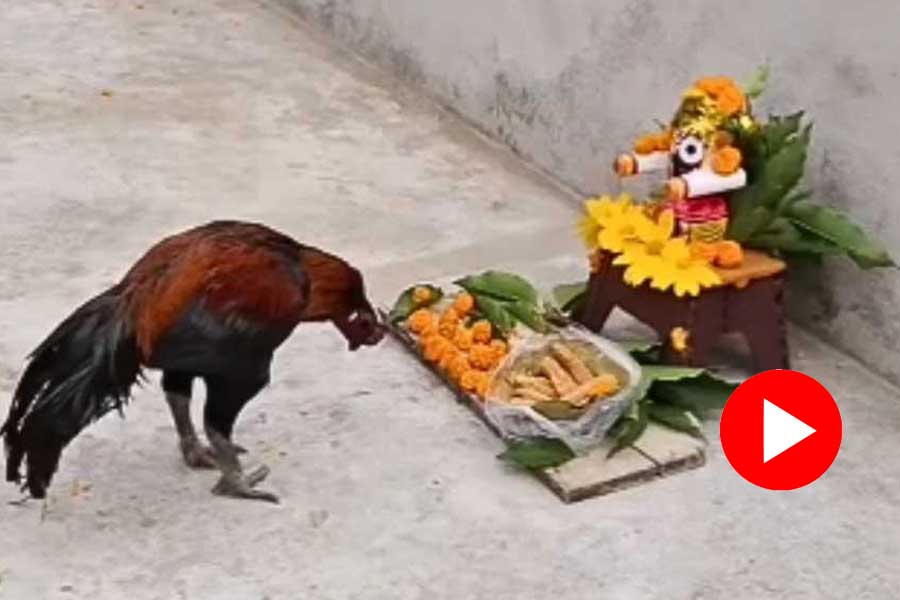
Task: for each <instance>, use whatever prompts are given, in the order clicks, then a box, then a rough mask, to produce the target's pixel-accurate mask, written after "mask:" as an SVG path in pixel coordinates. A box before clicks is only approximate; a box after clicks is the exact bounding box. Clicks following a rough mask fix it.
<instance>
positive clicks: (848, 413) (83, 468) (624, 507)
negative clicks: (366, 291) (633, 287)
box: [0, 0, 900, 600]
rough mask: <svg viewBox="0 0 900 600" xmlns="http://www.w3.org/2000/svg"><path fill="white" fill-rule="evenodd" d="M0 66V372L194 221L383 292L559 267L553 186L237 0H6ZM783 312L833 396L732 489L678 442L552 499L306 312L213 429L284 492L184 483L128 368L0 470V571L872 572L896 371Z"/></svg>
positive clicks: (352, 594)
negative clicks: (65, 430) (126, 377)
mask: <svg viewBox="0 0 900 600" xmlns="http://www.w3.org/2000/svg"><path fill="white" fill-rule="evenodd" d="M186 5H191V6H192V8H190V9H188V8H185V6H186ZM0 64H2V65H3V67H2V71H0V77H2V81H0V83H2V85H0V139H2V144H0V203H2V204H0V206H2V219H0V240H2V241H0V395H2V397H4V398H8V397H9V395H10V393H11V390H12V387H13V385H14V384H15V380H16V377H17V376H18V372H19V369H20V367H21V364H22V359H23V357H24V356H25V355H26V354H27V353H28V352H29V351H30V350H31V349H32V348H33V347H34V345H35V344H36V343H37V342H38V341H39V340H40V339H41V338H42V337H43V336H44V335H45V334H46V333H47V332H48V331H49V329H50V328H51V327H52V326H53V325H55V324H56V323H57V322H58V321H59V320H60V319H61V318H62V317H63V316H65V315H66V314H67V313H68V311H69V310H71V309H72V308H73V307H74V306H75V305H76V303H78V302H80V301H81V300H83V299H85V298H86V297H88V296H89V295H92V294H93V293H95V292H97V291H98V290H100V289H101V288H102V287H104V286H106V285H108V284H109V283H111V282H112V281H114V280H115V279H116V278H117V277H119V276H120V275H121V274H122V273H123V272H124V270H125V269H126V268H127V266H129V265H130V263H131V262H132V261H133V260H134V259H135V258H136V257H137V256H138V255H139V254H140V253H141V252H142V251H143V250H144V249H145V248H146V247H147V246H148V245H149V244H150V243H152V242H153V241H155V240H156V239H158V238H159V237H161V236H163V235H165V234H169V233H172V232H174V231H176V230H178V229H180V228H183V227H186V226H189V225H193V224H196V223H198V222H201V221H204V220H207V219H212V218H221V217H241V218H250V219H258V220H264V221H265V222H267V223H269V224H271V225H273V226H276V227H278V228H280V229H283V230H285V231H287V232H290V233H292V234H294V235H295V236H296V237H298V238H300V239H302V240H304V241H306V242H309V243H315V244H321V245H322V246H324V247H326V248H328V249H332V250H335V251H339V252H340V253H342V254H343V255H345V256H346V257H348V258H349V259H351V260H352V261H354V262H355V263H357V264H358V266H360V267H361V268H362V269H363V270H364V271H365V272H366V273H367V276H368V278H369V280H370V281H371V285H372V287H373V289H374V292H375V295H376V296H377V297H378V298H379V299H382V300H383V299H387V298H388V297H389V296H390V295H391V294H392V293H394V291H396V288H397V287H399V286H401V285H404V284H406V283H407V282H408V281H410V280H411V279H415V278H419V277H426V276H428V277H432V276H434V277H436V276H440V275H447V274H449V273H458V272H465V271H469V270H472V269H475V268H478V267H480V266H488V265H490V266H497V265H501V266H510V267H512V268H517V269H519V270H521V271H523V272H525V273H527V274H529V275H532V276H534V277H535V278H536V279H538V280H539V281H540V282H541V283H543V284H547V285H549V284H552V283H554V282H556V281H565V280H569V279H573V278H575V277H578V276H582V275H583V272H584V261H583V259H582V258H581V256H580V250H579V248H578V246H577V243H576V242H575V240H574V239H573V237H572V236H571V235H570V232H571V223H572V221H573V219H574V218H575V215H576V208H575V206H576V205H575V204H574V203H572V202H571V198H568V197H567V196H566V194H565V192H563V191H560V190H558V189H555V188H553V187H552V186H550V185H548V184H546V183H544V182H542V181H541V180H540V179H539V178H537V177H536V176H534V175H533V174H531V173H529V172H528V171H527V170H525V169H524V168H522V167H521V166H520V165H518V164H517V163H516V161H514V160H512V159H511V158H510V157H509V156H507V155H505V154H504V153H503V152H501V151H499V150H497V149H495V148H492V147H490V146H489V145H488V144H486V143H484V142H483V141H481V140H480V139H479V138H478V136H476V135H474V134H472V133H470V132H468V131H466V130H465V129H463V128H461V127H460V126H459V125H458V124H457V123H456V122H455V121H454V120H453V119H452V118H448V117H447V116H446V115H444V114H442V113H441V112H440V111H439V110H437V109H435V108H434V107H432V106H430V105H429V104H428V103H427V102H424V101H422V100H419V99H417V98H416V97H415V95H414V94H410V93H409V92H408V91H404V90H402V89H399V88H398V86H396V85H394V84H392V83H391V82H385V81H381V80H379V78H378V76H377V75H376V74H373V73H372V72H370V71H369V70H368V69H367V68H366V67H364V66H362V65H360V64H358V63H356V62H355V61H354V60H352V59H350V58H348V57H343V56H339V55H338V54H337V53H336V51H335V50H334V49H332V48H329V47H328V46H327V45H324V44H323V43H322V42H320V41H318V39H317V38H316V36H315V35H314V34H312V33H311V32H309V31H308V30H306V29H305V28H304V27H303V26H301V25H300V24H298V23H297V22H295V21H294V20H292V18H291V17H290V16H289V15H288V14H286V13H284V12H282V11H280V10H279V9H276V8H274V7H273V6H270V5H268V4H266V3H264V2H263V3H252V2H246V1H241V0H220V1H219V2H202V3H200V2H197V3H184V2H175V1H167V0H160V1H158V2H152V3H151V2H146V3H145V4H144V5H140V4H137V3H136V2H134V3H125V2H121V1H118V0H90V1H89V0H80V1H55V2H51V1H39V0H32V1H30V2H18V3H12V2H8V3H5V4H4V5H3V8H2V15H0ZM792 333H793V337H792V343H793V352H794V359H795V364H796V367H797V368H798V369H800V370H803V371H805V372H807V373H810V374H811V375H813V376H815V377H817V378H819V379H820V380H821V381H822V382H823V383H824V384H825V385H826V386H827V387H829V389H830V390H831V391H832V392H833V394H834V395H835V397H836V398H837V400H838V402H839V404H840V406H841V410H842V412H843V418H844V428H845V434H844V447H843V449H842V452H841V454H840V455H839V456H838V458H837V461H836V462H835V464H834V465H833V467H832V469H831V470H830V471H829V472H828V473H827V474H826V475H825V476H824V477H822V478H821V479H820V480H819V481H818V482H816V483H815V484H813V485H812V486H810V487H808V488H806V489H803V490H799V491H796V492H792V493H771V492H766V491H762V490H759V489H756V488H754V487H752V486H750V485H749V484H747V483H745V482H744V481H743V480H742V479H740V478H739V477H738V476H737V475H736V474H735V473H734V472H733V471H732V470H731V468H730V467H729V465H728V464H727V462H726V461H725V459H724V457H723V456H722V453H721V448H720V446H719V445H718V442H716V441H714V442H713V445H712V447H711V448H710V452H709V454H710V460H709V464H708V465H707V466H705V467H704V468H702V469H700V470H697V471H694V472H690V473H686V474H683V475H680V476H678V477H674V478H671V479H667V480H662V481H659V482H656V483H654V484H651V485H648V486H644V487H642V488H638V489H633V490H629V491H627V492H623V493H620V494H616V495H614V496H609V497H605V498H602V499H597V500H593V501H587V502H584V503H581V504H577V505H571V506H564V505H562V504H560V503H559V501H558V500H557V499H556V498H555V497H554V496H553V495H552V494H551V493H550V492H548V491H547V490H545V489H544V488H542V487H541V486H540V485H539V484H538V483H536V482H535V481H534V480H532V479H531V478H529V477H527V476H524V475H521V474H518V473H515V472H512V471H510V470H508V469H507V468H505V467H504V466H503V465H502V464H500V463H499V461H496V460H494V458H493V457H494V455H495V454H496V453H497V452H498V451H499V450H500V447H501V445H500V443H499V442H498V441H497V440H496V439H495V438H494V437H492V435H491V434H490V433H489V432H488V431H487V430H486V429H485V428H484V427H483V426H482V425H481V424H480V423H479V422H478V421H477V420H476V419H475V418H474V417H473V416H472V415H470V414H469V413H467V412H466V411H465V410H463V409H462V408H461V407H460V406H458V405H457V404H455V403H454V402H453V400H452V397H451V395H450V394H449V393H448V392H447V391H445V390H444V389H442V388H441V387H440V386H439V385H437V384H436V382H435V381H434V380H433V379H431V378H430V377H428V376H427V374H426V372H425V371H424V369H422V368H421V367H419V366H418V365H417V364H415V363H414V362H412V361H410V360H409V359H408V358H407V356H406V355H405V354H404V353H403V352H402V351H401V349H400V348H399V347H398V346H397V344H395V343H394V342H392V341H389V342H386V343H385V344H384V345H383V346H382V347H380V348H378V349H375V350H370V351H367V352H361V353H358V354H353V355H351V354H349V353H346V352H344V351H343V349H342V346H343V344H342V342H341V340H340V338H339V337H338V335H337V334H336V332H334V331H333V330H331V329H329V328H328V327H326V326H321V327H319V326H311V327H304V328H301V330H300V331H298V333H297V334H296V335H295V336H294V338H292V340H291V341H290V342H289V343H288V344H287V345H286V346H285V347H284V348H283V350H282V351H281V352H280V354H279V355H278V356H277V359H276V365H275V368H274V382H273V385H272V386H271V388H270V389H268V390H267V391H266V392H265V393H264V394H263V395H262V397H260V398H259V399H258V400H257V401H255V402H254V403H252V404H251V405H250V407H249V408H248V409H247V410H246V412H245V413H244V414H243V415H242V419H241V420H240V422H239V426H238V430H237V439H238V440H239V441H240V442H242V443H244V444H245V445H247V446H248V447H249V448H250V449H251V450H252V452H253V455H254V459H258V460H263V461H265V462H267V463H268V464H269V465H270V466H272V468H273V474H272V476H271V477H270V478H269V480H268V481H267V482H266V484H265V485H266V486H268V488H270V489H272V490H273V491H276V492H277V493H279V494H280V495H281V497H282V500H283V504H282V505H280V506H278V507H273V506H269V505H263V504H255V503H247V502H237V501H229V500H222V499H216V498H214V497H212V496H211V495H210V494H209V488H210V487H211V485H212V484H213V482H214V477H215V476H214V474H211V473H194V472H190V471H189V470H188V469H186V468H185V467H183V466H182V465H181V463H180V461H179V458H178V455H177V453H176V449H175V441H174V432H173V428H172V426H171V424H170V421H169V418H168V415H167V410H166V408H165V405H164V403H163V402H162V401H161V398H160V395H159V393H158V391H157V390H156V388H155V378H154V381H153V385H148V386H146V387H145V388H143V389H141V390H140V391H138V393H137V395H136V398H135V401H134V404H133V405H132V406H131V407H130V408H129V409H128V411H127V419H125V420H121V419H118V418H116V417H114V416H112V417H108V418H107V419H106V420H104V421H102V422H101V423H100V424H98V425H96V426H94V427H92V428H91V429H90V430H88V431H87V432H86V433H85V434H84V435H82V436H81V437H80V438H79V439H78V440H77V441H76V442H75V443H74V444H73V445H72V446H71V447H70V448H69V450H68V451H67V452H66V454H65V455H64V461H63V465H62V469H61V471H60V473H59V474H58V476H57V478H56V481H55V483H54V486H53V489H52V494H51V497H50V499H49V501H48V502H47V503H46V505H45V506H42V505H41V503H37V502H31V503H28V504H26V505H24V506H14V505H10V504H8V502H9V501H11V500H14V499H16V498H18V495H17V493H16V490H15V489H14V488H13V487H12V486H4V487H0V541H2V550H0V597H2V598H4V599H6V598H10V599H19V598H34V599H39V598H54V599H55V598H61V599H62V598H66V599H68V598H85V599H92V600H99V599H106V598H110V599H118V598H126V597H130V598H135V599H151V598H153V599H171V598H190V599H191V600H198V599H206V598H210V599H216V600H227V599H232V598H233V599H237V600H244V599H253V600H262V599H263V598H269V599H270V600H276V599H295V598H323V599H350V598H377V599H380V598H385V599H392V600H393V599H406V598H429V599H435V598H448V599H450V598H453V599H459V598H463V599H471V600H475V599H479V598H486V599H487V598H490V599H492V600H503V599H507V598H509V599H512V598H515V599H522V598H527V599H529V600H540V599H544V598H553V599H557V600H558V599H562V598H566V599H567V598H572V599H582V598H616V599H618V598H628V599H643V598H666V599H674V598H677V599H680V598H691V599H699V598H704V599H711V598H728V599H729V600H736V599H742V598H747V599H757V598H810V599H821V598H849V597H855V598H892V597H896V595H897V592H898V590H900V574H898V572H897V569H896V564H897V561H896V551H897V547H898V544H900V469H898V468H897V467H898V463H900V461H898V459H897V456H898V455H900V435H898V432H900V402H898V393H897V392H898V390H897V389H895V388H893V387H890V386H889V385H887V384H885V383H884V382H882V381H881V380H879V379H877V378H876V377H874V376H873V375H872V374H870V373H869V372H868V371H866V370H865V369H864V368H863V367H862V366H860V365H859V364H857V363H855V362H853V361H851V360H849V359H847V358H845V357H843V356H841V355H839V354H837V353H835V352H834V351H832V350H831V349H829V348H827V347H825V346H823V345H821V344H820V343H818V342H817V341H816V340H815V339H813V338H811V337H809V336H807V335H805V334H804V333H802V332H800V331H794V332H792ZM2 404H3V405H4V406H3V407H0V410H5V400H4V401H2ZM708 433H709V434H710V437H711V438H716V437H717V436H716V427H715V425H714V424H710V425H709V426H708Z"/></svg>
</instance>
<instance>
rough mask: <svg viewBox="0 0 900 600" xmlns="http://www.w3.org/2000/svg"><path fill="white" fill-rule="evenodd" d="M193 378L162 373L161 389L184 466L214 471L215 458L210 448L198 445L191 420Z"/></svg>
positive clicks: (178, 374) (198, 441) (179, 374)
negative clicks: (176, 434)
mask: <svg viewBox="0 0 900 600" xmlns="http://www.w3.org/2000/svg"><path fill="white" fill-rule="evenodd" d="M192 382H193V377H192V376H191V375H186V374H182V373H173V372H171V371H166V372H165V373H163V379H162V387H163V390H164V391H165V393H166V402H167V403H168V404H169V410H171V411H172V419H173V420H174V421H175V430H176V431H177V432H178V445H179V447H180V448H181V456H182V457H184V464H186V465H187V466H189V467H191V468H192V469H214V468H215V467H216V462H215V457H214V456H213V451H212V449H211V448H210V447H208V446H204V445H203V444H201V443H200V439H199V438H198V437H197V431H196V430H195V429H194V422H193V421H192V420H191V387H192V385H191V384H192Z"/></svg>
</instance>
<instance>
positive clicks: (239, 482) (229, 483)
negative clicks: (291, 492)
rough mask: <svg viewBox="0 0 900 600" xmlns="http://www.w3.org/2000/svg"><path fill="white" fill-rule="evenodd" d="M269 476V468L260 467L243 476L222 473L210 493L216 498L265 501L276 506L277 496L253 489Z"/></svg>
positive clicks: (240, 474) (235, 473)
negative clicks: (227, 497) (228, 497)
mask: <svg viewBox="0 0 900 600" xmlns="http://www.w3.org/2000/svg"><path fill="white" fill-rule="evenodd" d="M268 475H269V467H267V466H265V465H262V466H260V467H257V468H256V469H254V470H253V471H251V472H250V473H248V474H246V475H243V474H242V473H239V472H230V473H223V474H222V478H221V479H219V481H218V483H216V485H215V487H213V489H212V493H213V494H216V495H217V496H230V497H232V498H247V499H251V500H265V501H266V502H273V503H275V504H278V496H276V495H275V494H272V493H271V492H264V491H262V490H255V489H253V487H254V486H255V485H256V484H258V483H259V482H261V481H262V480H263V479H265V478H266V477H267V476H268Z"/></svg>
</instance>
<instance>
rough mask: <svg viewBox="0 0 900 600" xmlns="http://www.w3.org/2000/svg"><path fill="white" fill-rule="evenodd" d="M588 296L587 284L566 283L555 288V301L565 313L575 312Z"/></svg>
mask: <svg viewBox="0 0 900 600" xmlns="http://www.w3.org/2000/svg"><path fill="white" fill-rule="evenodd" d="M586 295H587V282H585V281H582V282H579V283H565V284H562V285H558V286H556V287H555V288H553V300H554V301H555V302H556V305H557V306H559V308H560V310H562V311H563V312H564V313H569V312H573V309H575V308H577V305H578V304H579V303H580V302H581V301H582V300H583V299H584V297H585V296H586Z"/></svg>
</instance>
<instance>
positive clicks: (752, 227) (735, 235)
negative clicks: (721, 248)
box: [728, 188, 774, 243]
mask: <svg viewBox="0 0 900 600" xmlns="http://www.w3.org/2000/svg"><path fill="white" fill-rule="evenodd" d="M755 195H756V190H755V189H751V188H743V189H740V190H738V191H737V192H735V193H734V195H733V196H732V198H731V205H732V216H731V219H730V220H729V222H728V239H732V240H735V241H737V242H742V243H743V242H746V241H747V240H749V239H751V238H752V237H753V234H755V233H756V232H758V231H759V230H761V229H763V228H765V227H767V226H768V225H769V223H771V222H772V219H773V218H774V214H773V213H772V211H771V210H769V209H768V208H766V207H765V206H757V205H755V202H756V197H755Z"/></svg>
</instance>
